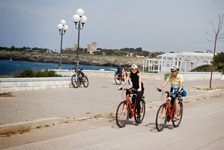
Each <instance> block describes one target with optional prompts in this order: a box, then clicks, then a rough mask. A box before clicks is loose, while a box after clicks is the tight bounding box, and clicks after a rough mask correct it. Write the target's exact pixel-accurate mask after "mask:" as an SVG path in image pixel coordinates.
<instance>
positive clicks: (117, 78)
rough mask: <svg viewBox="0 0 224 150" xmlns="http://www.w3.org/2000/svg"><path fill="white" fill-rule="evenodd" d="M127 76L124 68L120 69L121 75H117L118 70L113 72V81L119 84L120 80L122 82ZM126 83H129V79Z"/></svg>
mask: <svg viewBox="0 0 224 150" xmlns="http://www.w3.org/2000/svg"><path fill="white" fill-rule="evenodd" d="M127 76H128V73H127V71H126V69H124V70H123V71H122V76H119V73H118V72H115V74H114V81H115V83H116V84H117V85H121V83H122V81H123V82H124V81H125V79H126V78H127ZM128 84H129V85H130V81H129V80H128Z"/></svg>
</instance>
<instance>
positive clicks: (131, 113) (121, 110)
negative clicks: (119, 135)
mask: <svg viewBox="0 0 224 150" xmlns="http://www.w3.org/2000/svg"><path fill="white" fill-rule="evenodd" d="M121 90H124V91H126V100H124V101H122V102H120V104H119V105H118V107H117V111H116V123H117V125H118V126H119V127H120V128H123V127H125V126H126V123H127V121H128V120H129V119H131V118H132V117H134V118H135V122H136V123H137V124H141V123H142V121H143V119H144V117H145V100H144V96H142V99H141V100H140V118H138V117H137V109H136V101H137V100H136V98H137V96H136V92H138V91H137V90H136V89H126V88H122V89H121ZM134 95H135V96H134ZM131 97H132V98H133V101H132V102H133V103H131Z"/></svg>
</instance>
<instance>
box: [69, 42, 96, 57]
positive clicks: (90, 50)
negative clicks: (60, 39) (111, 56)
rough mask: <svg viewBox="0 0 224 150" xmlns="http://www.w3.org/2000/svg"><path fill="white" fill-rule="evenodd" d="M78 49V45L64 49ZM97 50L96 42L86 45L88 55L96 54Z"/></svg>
mask: <svg viewBox="0 0 224 150" xmlns="http://www.w3.org/2000/svg"><path fill="white" fill-rule="evenodd" d="M77 49H78V45H77V44H74V46H73V47H72V48H66V49H65V50H66V51H72V52H74V51H77ZM97 51H99V50H97V43H96V42H92V43H91V44H87V52H88V53H90V54H93V53H94V52H97Z"/></svg>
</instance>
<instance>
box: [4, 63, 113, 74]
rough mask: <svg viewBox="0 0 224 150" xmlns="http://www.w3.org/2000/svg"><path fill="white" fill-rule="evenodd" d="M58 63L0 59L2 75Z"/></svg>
mask: <svg viewBox="0 0 224 150" xmlns="http://www.w3.org/2000/svg"><path fill="white" fill-rule="evenodd" d="M79 66H80V68H82V69H83V71H85V70H93V71H99V70H100V69H104V71H114V70H116V68H115V67H109V66H91V65H82V64H80V65H79ZM58 67H59V64H58V63H43V62H27V61H13V60H0V75H13V74H15V73H17V72H20V71H22V70H25V69H33V70H43V69H58ZM73 68H75V65H74V64H62V69H73Z"/></svg>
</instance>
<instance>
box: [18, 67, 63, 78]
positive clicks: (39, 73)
mask: <svg viewBox="0 0 224 150" xmlns="http://www.w3.org/2000/svg"><path fill="white" fill-rule="evenodd" d="M14 76H15V77H16V78H21V77H22V78H23V77H61V75H58V74H56V72H55V71H52V70H50V71H49V70H48V69H45V70H39V71H34V70H32V69H26V70H23V71H22V72H19V73H17V74H15V75H14Z"/></svg>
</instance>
